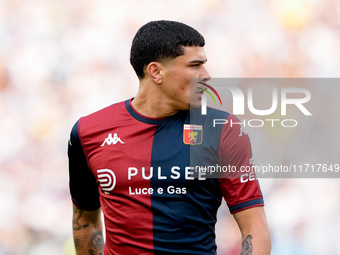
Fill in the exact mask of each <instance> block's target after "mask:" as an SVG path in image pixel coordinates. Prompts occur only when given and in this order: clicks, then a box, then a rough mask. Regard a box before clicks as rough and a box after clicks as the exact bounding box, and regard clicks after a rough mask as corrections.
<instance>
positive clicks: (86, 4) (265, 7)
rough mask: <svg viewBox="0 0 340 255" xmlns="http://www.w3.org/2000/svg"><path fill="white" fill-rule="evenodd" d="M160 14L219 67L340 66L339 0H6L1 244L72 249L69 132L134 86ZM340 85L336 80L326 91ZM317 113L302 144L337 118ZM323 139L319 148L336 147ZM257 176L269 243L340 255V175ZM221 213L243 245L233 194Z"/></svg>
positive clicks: (333, 73)
mask: <svg viewBox="0 0 340 255" xmlns="http://www.w3.org/2000/svg"><path fill="white" fill-rule="evenodd" d="M157 19H170V20H178V21H181V22H184V23H186V24H188V25H191V26H193V27H194V28H196V29H197V30H198V31H199V32H201V33H202V34H203V35H204V37H205V39H206V46H205V52H206V54H207V58H208V62H207V64H206V66H207V69H208V70H209V72H210V74H211V76H212V77H225V78H234V77H238V78H264V77H268V78H269V77H274V78H291V77H294V78H306V77H312V78H331V77H339V75H340V47H339V45H340V2H339V1H336V0H273V1H264V0H245V1H239V0H185V1H179V0H173V1H166V0H159V1H156V0H145V1H137V0H127V1H117V0H87V1H83V0H48V1H43V0H30V1H23V0H0V255H17V254H25V255H45V254H50V255H54V254H56V255H57V254H65V255H72V254H74V252H73V249H72V247H73V243H72V242H73V240H72V228H71V227H72V226H71V219H72V204H71V199H70V195H69V189H68V165H67V140H68V137H69V132H70V130H71V128H72V126H73V124H74V123H75V122H76V121H77V119H78V118H79V117H81V116H84V115H87V114H89V113H91V112H94V111H96V110H99V109H100V108H102V107H105V106H108V105H110V104H112V103H115V102H118V101H122V100H125V99H127V98H130V97H133V96H134V95H135V94H136V92H137V89H138V79H137V77H136V75H135V73H134V71H133V69H132V67H131V66H130V63H129V51H130V46H131V41H132V38H133V36H134V34H135V33H136V31H137V30H138V28H139V27H141V26H142V25H143V24H145V23H146V22H148V21H151V20H157ZM319 92H320V91H318V93H319ZM338 92H339V90H337V89H335V90H333V88H327V89H326V91H323V93H324V96H323V97H322V98H323V99H324V100H327V98H329V97H330V96H331V95H334V93H338ZM320 93H321V92H320ZM325 103H328V104H331V102H325ZM331 106H332V107H333V106H334V107H336V105H335V104H334V105H331ZM334 107H333V111H334V112H333V113H334V114H335V115H334V116H332V117H334V118H336V113H338V110H339V108H338V109H336V108H335V109H334ZM314 121H315V123H313V125H314V124H315V127H316V128H315V130H314V131H315V133H316V134H318V135H316V136H314V135H313V134H314V131H313V130H312V131H310V136H308V137H307V136H304V135H297V136H294V139H295V141H294V142H295V144H303V143H304V142H305V140H313V139H316V138H317V136H319V135H320V134H321V133H322V130H323V128H324V126H326V125H330V127H329V129H330V130H331V123H332V119H330V120H328V121H329V123H328V124H326V123H324V124H323V125H318V124H317V123H316V122H317V121H318V119H315V120H314ZM325 121H327V120H325ZM263 136H264V137H265V136H266V134H265V133H264V134H263ZM277 136H278V137H279V136H280V134H277ZM267 139H270V138H268V137H267ZM296 139H297V140H296ZM299 139H301V140H299ZM334 139H335V138H334ZM321 140H322V139H320V137H319V140H315V141H316V143H319V142H320V144H321V145H320V146H321V147H316V148H315V153H324V152H325V150H327V149H329V150H330V151H331V150H332V149H334V148H335V147H336V145H334V144H324V143H322V141H321ZM252 142H253V143H260V142H261V141H259V140H258V139H256V138H254V140H252ZM278 142H279V143H280V142H282V143H283V142H284V141H280V140H278ZM314 145H316V144H315V143H314ZM327 145H329V147H327ZM262 152H263V153H267V152H266V151H265V150H264V151H262ZM257 153H258V152H256V151H254V154H255V155H256V154H257ZM330 153H331V152H330ZM268 155H272V156H273V157H275V153H274V152H273V151H269V152H268ZM282 160H284V161H286V162H287V161H289V160H290V158H283V159H282ZM334 163H336V162H334ZM337 163H340V162H337ZM260 183H261V186H262V189H263V195H264V197H265V203H266V210H267V216H268V221H269V224H270V227H271V233H272V242H273V252H272V254H275V255H281V254H282V255H297V254H298V255H318V254H320V255H321V254H322V255H326V254H332V255H334V254H340V248H339V246H338V244H337V242H338V240H337V238H338V237H339V227H340V217H339V216H340V185H339V181H338V179H335V178H333V179H282V178H280V179H261V180H260ZM218 216H219V221H218V224H217V227H216V228H217V242H218V247H219V248H218V254H219V255H224V254H230V255H234V254H239V251H240V246H241V241H240V240H241V237H240V234H239V230H238V227H237V225H236V223H235V222H234V221H233V218H232V216H230V214H229V213H228V208H227V207H226V206H225V204H224V205H223V206H222V208H221V210H220V212H219V215H218Z"/></svg>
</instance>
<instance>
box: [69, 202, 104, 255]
mask: <svg viewBox="0 0 340 255" xmlns="http://www.w3.org/2000/svg"><path fill="white" fill-rule="evenodd" d="M100 213H101V209H100V208H99V209H97V210H94V211H85V210H82V209H79V208H77V207H76V206H75V205H73V220H72V226H73V239H74V245H75V248H76V253H77V255H103V254H104V252H103V250H104V238H103V232H102V230H103V226H102V221H101V215H100Z"/></svg>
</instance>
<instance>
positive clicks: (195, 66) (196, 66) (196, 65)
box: [191, 64, 199, 69]
mask: <svg viewBox="0 0 340 255" xmlns="http://www.w3.org/2000/svg"><path fill="white" fill-rule="evenodd" d="M191 67H192V68H194V69H197V68H198V67H199V64H195V65H192V66H191Z"/></svg>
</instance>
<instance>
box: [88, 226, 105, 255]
mask: <svg viewBox="0 0 340 255" xmlns="http://www.w3.org/2000/svg"><path fill="white" fill-rule="evenodd" d="M103 249H104V239H103V234H102V232H101V231H97V232H95V233H94V234H93V235H92V236H91V238H90V242H89V253H90V254H91V255H103Z"/></svg>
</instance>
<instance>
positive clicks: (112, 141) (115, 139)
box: [101, 133, 124, 146]
mask: <svg viewBox="0 0 340 255" xmlns="http://www.w3.org/2000/svg"><path fill="white" fill-rule="evenodd" d="M118 142H120V143H121V144H124V142H123V141H122V140H121V139H120V138H119V137H118V135H117V133H114V134H113V137H112V133H110V134H109V136H108V137H107V138H105V140H104V142H103V144H102V145H101V146H104V145H105V144H107V145H111V144H117V143H118Z"/></svg>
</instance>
